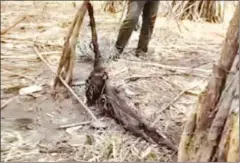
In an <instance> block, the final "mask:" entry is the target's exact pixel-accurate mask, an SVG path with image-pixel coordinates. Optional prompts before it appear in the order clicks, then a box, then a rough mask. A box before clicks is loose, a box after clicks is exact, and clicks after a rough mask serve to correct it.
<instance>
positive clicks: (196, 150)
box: [178, 6, 239, 162]
mask: <svg viewBox="0 0 240 163" xmlns="http://www.w3.org/2000/svg"><path fill="white" fill-rule="evenodd" d="M238 40H239V6H237V7H236V9H235V13H234V15H233V18H232V20H231V22H230V25H229V28H228V31H227V34H226V38H225V41H224V44H223V49H222V52H221V57H220V60H219V62H218V64H217V65H216V66H214V70H213V74H212V76H211V78H210V80H209V82H208V85H207V87H206V89H205V91H204V92H203V93H202V94H201V95H200V97H199V101H198V106H197V107H196V108H195V110H194V111H193V113H192V114H191V115H190V117H189V119H188V121H187V123H186V125H185V128H184V131H183V133H182V137H181V141H180V144H179V151H178V161H179V162H185V161H191V162H214V161H221V162H225V161H227V162H228V161H234V162H239V63H238V61H239V54H238V50H239V44H238Z"/></svg>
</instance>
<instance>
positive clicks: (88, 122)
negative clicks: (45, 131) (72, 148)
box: [58, 121, 92, 129]
mask: <svg viewBox="0 0 240 163" xmlns="http://www.w3.org/2000/svg"><path fill="white" fill-rule="evenodd" d="M90 123H92V121H86V122H79V123H72V124H67V125H62V126H59V127H58V129H66V128H71V127H77V126H81V125H87V124H90Z"/></svg>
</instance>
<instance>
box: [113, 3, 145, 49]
mask: <svg viewBox="0 0 240 163" xmlns="http://www.w3.org/2000/svg"><path fill="white" fill-rule="evenodd" d="M145 3H146V1H133V0H130V1H129V2H128V11H127V15H126V18H125V20H124V21H123V24H122V26H121V28H120V30H119V33H118V37H117V41H116V44H115V47H116V49H117V50H118V52H119V53H122V51H123V49H124V48H125V46H126V44H127V43H128V40H129V38H130V36H131V34H132V31H133V30H134V28H135V27H136V24H137V22H138V18H139V15H140V14H141V12H142V9H143V6H144V4H145Z"/></svg>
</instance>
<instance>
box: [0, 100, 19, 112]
mask: <svg viewBox="0 0 240 163" xmlns="http://www.w3.org/2000/svg"><path fill="white" fill-rule="evenodd" d="M15 98H16V97H13V98H10V99H7V100H6V102H4V103H3V104H2V105H1V110H3V109H4V108H5V107H6V106H7V105H8V104H10V103H11V102H12V101H13V100H14V99H15Z"/></svg>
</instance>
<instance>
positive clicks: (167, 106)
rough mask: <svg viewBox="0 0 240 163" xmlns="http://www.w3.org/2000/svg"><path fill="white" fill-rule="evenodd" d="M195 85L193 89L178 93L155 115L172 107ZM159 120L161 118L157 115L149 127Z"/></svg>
mask: <svg viewBox="0 0 240 163" xmlns="http://www.w3.org/2000/svg"><path fill="white" fill-rule="evenodd" d="M196 86H197V85H194V86H193V87H190V88H187V89H185V90H183V91H182V92H180V93H179V94H178V95H177V96H176V97H175V98H174V99H173V100H172V101H170V102H169V103H168V104H167V105H165V106H164V107H163V108H162V109H160V110H159V111H157V112H156V113H155V114H159V113H161V112H163V111H164V110H166V109H168V108H169V107H170V106H171V105H173V104H174V103H175V102H176V101H177V100H178V99H179V98H180V97H182V95H183V94H184V93H186V92H187V91H189V90H191V89H193V88H195V87H196ZM160 118H161V116H160V115H159V116H158V117H157V118H156V119H155V121H154V122H153V123H152V124H151V126H155V124H156V123H157V122H158V121H159V119H160Z"/></svg>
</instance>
